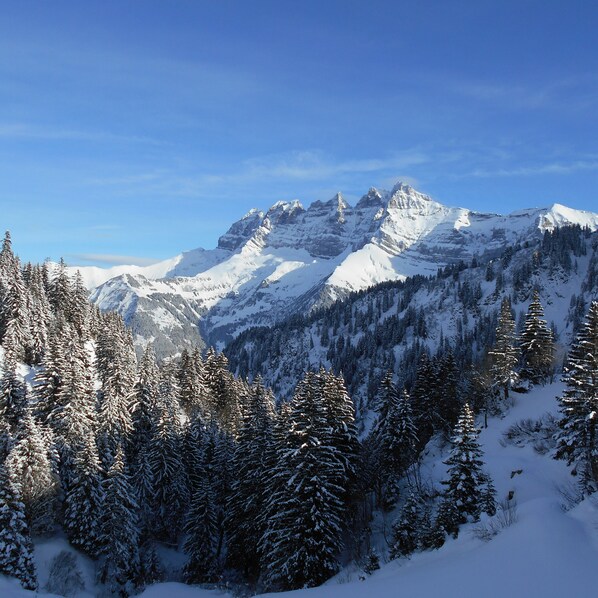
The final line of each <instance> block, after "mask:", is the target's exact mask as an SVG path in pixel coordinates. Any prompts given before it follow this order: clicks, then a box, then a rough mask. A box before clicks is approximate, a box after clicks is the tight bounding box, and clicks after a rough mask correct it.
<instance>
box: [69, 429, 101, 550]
mask: <svg viewBox="0 0 598 598" xmlns="http://www.w3.org/2000/svg"><path fill="white" fill-rule="evenodd" d="M102 477H103V474H102V468H101V465H100V460H99V457H98V453H97V447H96V444H95V440H94V437H93V434H92V433H91V432H88V433H87V435H86V437H85V438H84V439H82V440H81V442H79V443H78V444H77V445H76V447H75V449H74V454H73V459H72V470H71V472H70V475H69V476H68V484H67V485H66V488H65V493H64V494H65V495H64V520H63V525H64V531H65V532H66V535H67V537H68V539H69V541H70V542H71V544H72V545H73V546H75V547H76V548H78V549H79V550H82V551H83V552H84V553H85V554H87V555H88V556H90V557H91V558H97V557H98V556H99V555H100V552H101V549H102V519H103V517H107V516H108V513H106V512H105V507H104V488H103V487H102Z"/></svg>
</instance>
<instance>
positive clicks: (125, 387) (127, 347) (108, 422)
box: [96, 314, 136, 468]
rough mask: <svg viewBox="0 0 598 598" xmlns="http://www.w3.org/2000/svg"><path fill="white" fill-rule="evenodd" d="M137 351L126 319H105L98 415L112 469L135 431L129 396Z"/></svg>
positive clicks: (102, 451)
mask: <svg viewBox="0 0 598 598" xmlns="http://www.w3.org/2000/svg"><path fill="white" fill-rule="evenodd" d="M135 363H136V359H135V351H134V349H133V344H132V340H131V338H130V335H129V333H128V332H127V330H126V328H125V326H124V324H123V322H122V319H121V318H120V317H119V316H117V315H116V314H114V315H111V316H110V317H108V316H107V317H106V318H105V327H104V328H103V329H102V331H101V334H100V335H99V336H98V339H97V348H96V365H97V370H98V374H99V377H100V380H101V382H102V389H101V390H100V393H99V396H100V408H99V418H98V424H99V427H98V447H99V450H100V460H101V462H102V464H103V466H104V467H105V468H108V467H109V466H110V464H111V462H112V458H113V456H114V453H115V452H116V449H117V447H118V446H119V445H121V444H123V445H124V446H126V445H127V443H128V441H129V435H130V434H131V432H132V429H133V424H132V420H131V411H132V409H131V405H130V402H129V398H130V396H131V394H130V393H131V389H132V388H133V384H134V383H135Z"/></svg>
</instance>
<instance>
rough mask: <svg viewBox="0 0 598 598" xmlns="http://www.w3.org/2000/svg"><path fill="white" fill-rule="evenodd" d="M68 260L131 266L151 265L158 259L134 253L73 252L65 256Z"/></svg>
mask: <svg viewBox="0 0 598 598" xmlns="http://www.w3.org/2000/svg"><path fill="white" fill-rule="evenodd" d="M67 258H68V260H69V262H71V261H75V262H88V263H98V262H99V263H102V264H112V265H114V266H121V265H127V266H130V265H133V266H151V265H152V264H155V263H157V262H159V261H160V260H157V259H154V258H147V257H139V256H135V255H118V254H113V253H73V254H70V255H68V256H67Z"/></svg>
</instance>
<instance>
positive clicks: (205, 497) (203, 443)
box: [183, 419, 219, 583]
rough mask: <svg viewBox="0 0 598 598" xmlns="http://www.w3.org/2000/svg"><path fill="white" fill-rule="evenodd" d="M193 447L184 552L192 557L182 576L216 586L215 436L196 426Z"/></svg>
mask: <svg viewBox="0 0 598 598" xmlns="http://www.w3.org/2000/svg"><path fill="white" fill-rule="evenodd" d="M194 427H195V431H194V433H192V436H193V438H194V439H195V441H194V442H192V443H190V445H189V449H190V450H191V451H192V462H193V470H192V473H191V479H190V482H191V488H192V497H191V505H190V508H189V512H188V514H187V517H186V522H185V527H184V532H185V542H184V544H183V549H184V551H185V553H186V554H187V555H188V556H189V560H188V561H187V563H186V565H185V568H184V569H183V575H184V578H185V581H186V582H187V583H213V582H215V581H217V579H218V570H219V566H218V554H217V552H218V537H219V529H218V520H217V509H216V504H215V499H216V496H215V493H214V488H213V485H214V450H215V435H214V434H213V433H211V432H209V431H206V430H205V429H204V425H203V422H201V421H200V420H199V419H198V420H196V422H195V425H194Z"/></svg>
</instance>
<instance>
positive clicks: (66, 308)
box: [48, 258, 73, 320]
mask: <svg viewBox="0 0 598 598" xmlns="http://www.w3.org/2000/svg"><path fill="white" fill-rule="evenodd" d="M72 293H73V289H72V285H71V279H70V278H69V275H68V272H67V271H66V264H65V262H64V259H63V258H60V262H59V264H58V269H57V270H56V272H55V273H54V276H52V278H51V281H50V288H49V291H48V298H49V299H50V304H51V305H52V308H53V309H54V311H55V312H56V313H58V312H62V313H63V315H64V316H65V318H66V319H67V320H68V319H69V314H70V311H71V303H72Z"/></svg>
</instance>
